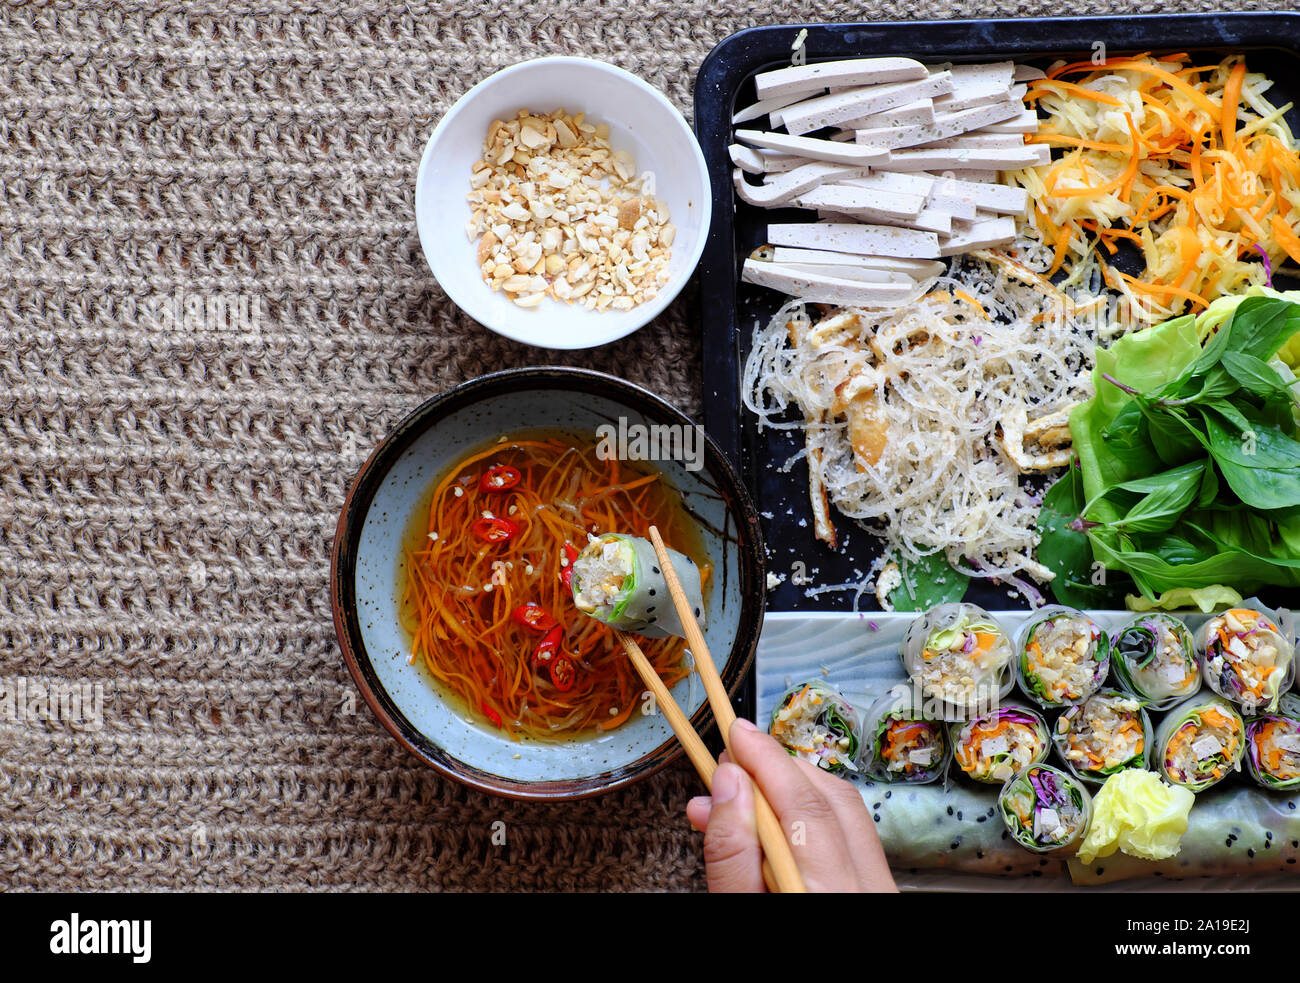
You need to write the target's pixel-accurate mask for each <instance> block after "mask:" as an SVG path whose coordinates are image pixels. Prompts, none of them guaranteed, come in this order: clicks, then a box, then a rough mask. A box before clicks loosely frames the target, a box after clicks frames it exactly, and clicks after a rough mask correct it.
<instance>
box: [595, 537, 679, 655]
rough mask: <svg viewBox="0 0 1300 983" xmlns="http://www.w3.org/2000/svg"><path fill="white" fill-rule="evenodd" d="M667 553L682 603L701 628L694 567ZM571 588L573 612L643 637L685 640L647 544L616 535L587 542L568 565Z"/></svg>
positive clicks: (654, 557)
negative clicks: (693, 615) (679, 584)
mask: <svg viewBox="0 0 1300 983" xmlns="http://www.w3.org/2000/svg"><path fill="white" fill-rule="evenodd" d="M668 555H669V557H670V558H671V559H672V561H673V569H674V570H675V571H676V572H677V579H678V580H680V581H681V584H682V590H683V591H684V592H685V594H686V600H687V602H688V604H689V605H690V608H691V610H692V612H693V613H694V614H695V618H696V620H698V621H699V622H700V627H701V628H703V627H704V594H703V591H702V588H701V584H700V570H699V567H697V566H696V565H695V563H694V562H693V561H692V560H691V558H690V557H688V556H686V555H685V554H683V553H679V552H677V551H676V550H671V549H670V550H669V551H668ZM571 587H572V590H573V603H574V604H575V605H576V606H577V608H578V610H579V611H581V612H582V613H583V614H588V615H590V616H591V617H593V618H595V619H596V620H597V621H601V622H604V623H605V624H607V625H609V626H610V627H612V628H619V629H621V630H623V631H629V632H634V633H636V634H638V635H645V636H646V637H647V638H664V637H666V636H668V635H676V636H677V637H678V638H685V637H686V632H685V630H684V629H683V628H682V623H681V621H680V620H679V619H678V617H677V608H676V607H675V606H674V605H673V599H672V595H671V594H670V593H669V592H668V581H667V580H665V579H664V575H663V571H662V570H660V569H659V557H658V556H657V555H656V554H655V548H654V545H653V544H652V543H651V542H650V541H649V540H646V539H641V538H640V537H638V536H624V535H621V534H619V533H606V534H605V535H604V536H599V537H597V538H596V539H593V540H592V541H591V542H589V543H588V544H587V545H586V547H585V548H584V549H583V550H582V552H581V553H579V554H578V556H577V558H576V559H575V560H574V561H573V580H572V581H571Z"/></svg>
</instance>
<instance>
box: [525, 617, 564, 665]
mask: <svg viewBox="0 0 1300 983" xmlns="http://www.w3.org/2000/svg"><path fill="white" fill-rule="evenodd" d="M562 641H564V629H563V628H561V627H560V626H559V625H556V626H555V627H554V628H552V629H550V630H549V631H548V632H547V633H546V634H545V635H544V636H543V637H542V640H541V641H540V642H538V643H537V648H536V650H535V651H534V652H533V668H534V669H540V668H541V667H542V666H545V665H549V664H550V663H551V662H553V661H554V659H555V653H556V652H558V651H559V649H560V642H562Z"/></svg>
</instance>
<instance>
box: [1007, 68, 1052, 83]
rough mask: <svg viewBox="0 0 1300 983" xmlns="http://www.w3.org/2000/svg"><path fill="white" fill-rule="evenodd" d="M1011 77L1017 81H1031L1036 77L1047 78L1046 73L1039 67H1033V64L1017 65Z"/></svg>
mask: <svg viewBox="0 0 1300 983" xmlns="http://www.w3.org/2000/svg"><path fill="white" fill-rule="evenodd" d="M1011 77H1012V79H1014V80H1015V81H1017V82H1033V81H1034V80H1036V79H1045V78H1047V73H1046V72H1045V71H1043V70H1042V69H1041V68H1034V66H1033V65H1017V66H1016V70H1015V72H1014V74H1013V75H1012V76H1011Z"/></svg>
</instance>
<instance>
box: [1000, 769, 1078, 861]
mask: <svg viewBox="0 0 1300 983" xmlns="http://www.w3.org/2000/svg"><path fill="white" fill-rule="evenodd" d="M998 813H999V815H1001V816H1002V822H1003V823H1004V824H1005V825H1006V827H1007V832H1009V833H1010V834H1011V838H1012V839H1014V840H1015V841H1016V842H1017V843H1019V844H1020V845H1021V846H1022V847H1024V848H1025V849H1026V850H1031V851H1033V852H1034V853H1046V854H1062V855H1063V854H1066V853H1073V852H1074V851H1075V850H1077V849H1078V847H1079V844H1080V843H1082V842H1083V838H1084V836H1085V835H1086V833H1087V832H1088V823H1090V822H1091V821H1092V795H1091V794H1090V793H1089V792H1088V790H1087V788H1085V787H1084V785H1083V783H1082V782H1080V781H1079V780H1078V779H1076V778H1074V777H1073V776H1071V775H1069V774H1067V773H1065V772H1063V771H1061V770H1060V769H1059V768H1053V767H1052V766H1051V765H1045V764H1033V765H1030V766H1029V767H1028V768H1025V769H1024V770H1023V771H1021V772H1019V773H1018V774H1017V775H1016V776H1015V777H1014V778H1012V779H1011V781H1009V782H1007V783H1006V784H1005V785H1004V786H1002V791H1001V792H1000V793H999V794H998Z"/></svg>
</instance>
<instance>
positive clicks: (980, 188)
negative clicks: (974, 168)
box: [933, 178, 1029, 220]
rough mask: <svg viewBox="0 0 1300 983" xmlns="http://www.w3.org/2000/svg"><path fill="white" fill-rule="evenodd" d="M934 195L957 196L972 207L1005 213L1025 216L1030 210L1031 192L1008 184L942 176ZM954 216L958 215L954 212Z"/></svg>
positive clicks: (936, 183) (973, 217)
mask: <svg viewBox="0 0 1300 983" xmlns="http://www.w3.org/2000/svg"><path fill="white" fill-rule="evenodd" d="M933 195H934V196H936V197H943V198H945V199H949V198H956V199H959V200H961V201H964V202H966V203H967V204H968V205H970V206H971V207H972V208H975V209H982V210H984V211H987V212H995V213H1001V214H1003V215H1016V216H1019V217H1024V216H1025V215H1027V214H1028V212H1029V192H1028V191H1026V190H1025V189H1024V188H1017V187H1012V186H1011V185H1006V184H995V183H994V184H990V183H985V182H979V181H959V180H956V179H947V178H940V179H939V180H937V181H935V185H934V192H933ZM953 217H954V218H957V217H958V216H957V215H955V214H954V216H953ZM961 217H962V218H965V219H969V220H974V219H975V218H977V217H978V216H976V215H974V214H971V215H969V216H961Z"/></svg>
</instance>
